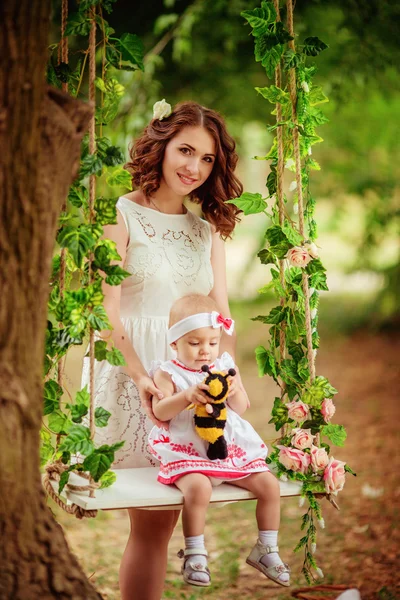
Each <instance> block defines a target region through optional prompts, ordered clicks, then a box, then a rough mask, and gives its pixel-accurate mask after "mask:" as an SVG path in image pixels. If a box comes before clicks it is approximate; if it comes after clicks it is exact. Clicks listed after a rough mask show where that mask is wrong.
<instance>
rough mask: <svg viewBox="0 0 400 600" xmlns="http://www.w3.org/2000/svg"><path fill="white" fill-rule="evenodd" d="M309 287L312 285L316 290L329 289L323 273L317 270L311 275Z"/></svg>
mask: <svg viewBox="0 0 400 600" xmlns="http://www.w3.org/2000/svg"><path fill="white" fill-rule="evenodd" d="M310 287H313V288H315V289H316V290H326V291H327V290H329V288H328V283H327V281H326V275H325V273H321V272H318V273H314V274H313V275H311V277H310Z"/></svg>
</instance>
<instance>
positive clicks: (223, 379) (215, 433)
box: [194, 365, 236, 460]
mask: <svg viewBox="0 0 400 600" xmlns="http://www.w3.org/2000/svg"><path fill="white" fill-rule="evenodd" d="M201 370H202V371H204V372H205V373H208V377H206V379H205V381H204V383H205V384H206V385H208V387H209V391H206V390H204V393H205V394H206V395H207V396H208V397H209V398H210V400H211V402H209V403H207V404H205V405H201V406H197V405H196V406H195V407H194V408H195V411H194V425H195V430H196V433H197V434H198V435H199V436H200V437H201V439H202V440H205V441H206V442H208V444H209V446H208V450H207V456H208V458H209V459H210V460H217V459H224V458H227V456H228V448H227V445H226V440H225V438H224V427H225V423H226V406H225V400H226V397H227V396H228V391H229V382H228V380H227V378H228V376H229V375H230V376H231V377H233V376H234V375H236V371H235V369H229V371H228V373H227V375H224V374H223V373H221V372H219V371H214V372H212V371H211V370H210V367H209V366H208V365H203V366H202V367H201Z"/></svg>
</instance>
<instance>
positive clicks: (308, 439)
mask: <svg viewBox="0 0 400 600" xmlns="http://www.w3.org/2000/svg"><path fill="white" fill-rule="evenodd" d="M314 438H315V435H312V434H311V429H299V428H298V427H296V428H295V429H293V430H292V439H291V444H292V446H294V447H295V448H299V449H300V450H304V449H305V448H311V446H312V443H313V441H314Z"/></svg>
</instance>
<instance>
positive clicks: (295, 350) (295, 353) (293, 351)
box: [288, 343, 304, 363]
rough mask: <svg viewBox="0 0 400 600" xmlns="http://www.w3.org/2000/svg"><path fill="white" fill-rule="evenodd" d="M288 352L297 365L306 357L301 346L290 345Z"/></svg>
mask: <svg viewBox="0 0 400 600" xmlns="http://www.w3.org/2000/svg"><path fill="white" fill-rule="evenodd" d="M288 351H289V354H290V355H291V356H292V358H293V359H294V360H295V361H296V363H298V362H300V360H301V359H302V358H303V356H304V348H303V346H302V345H301V344H295V343H292V344H289V345H288Z"/></svg>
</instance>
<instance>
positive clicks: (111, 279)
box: [104, 265, 130, 285]
mask: <svg viewBox="0 0 400 600" xmlns="http://www.w3.org/2000/svg"><path fill="white" fill-rule="evenodd" d="M104 272H105V273H106V274H107V277H106V283H108V284H109V285H119V284H120V283H121V282H122V281H123V280H124V279H126V278H127V277H129V276H130V273H128V271H125V270H124V269H123V268H122V267H120V266H119V265H110V266H108V267H107V268H106V269H104Z"/></svg>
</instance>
